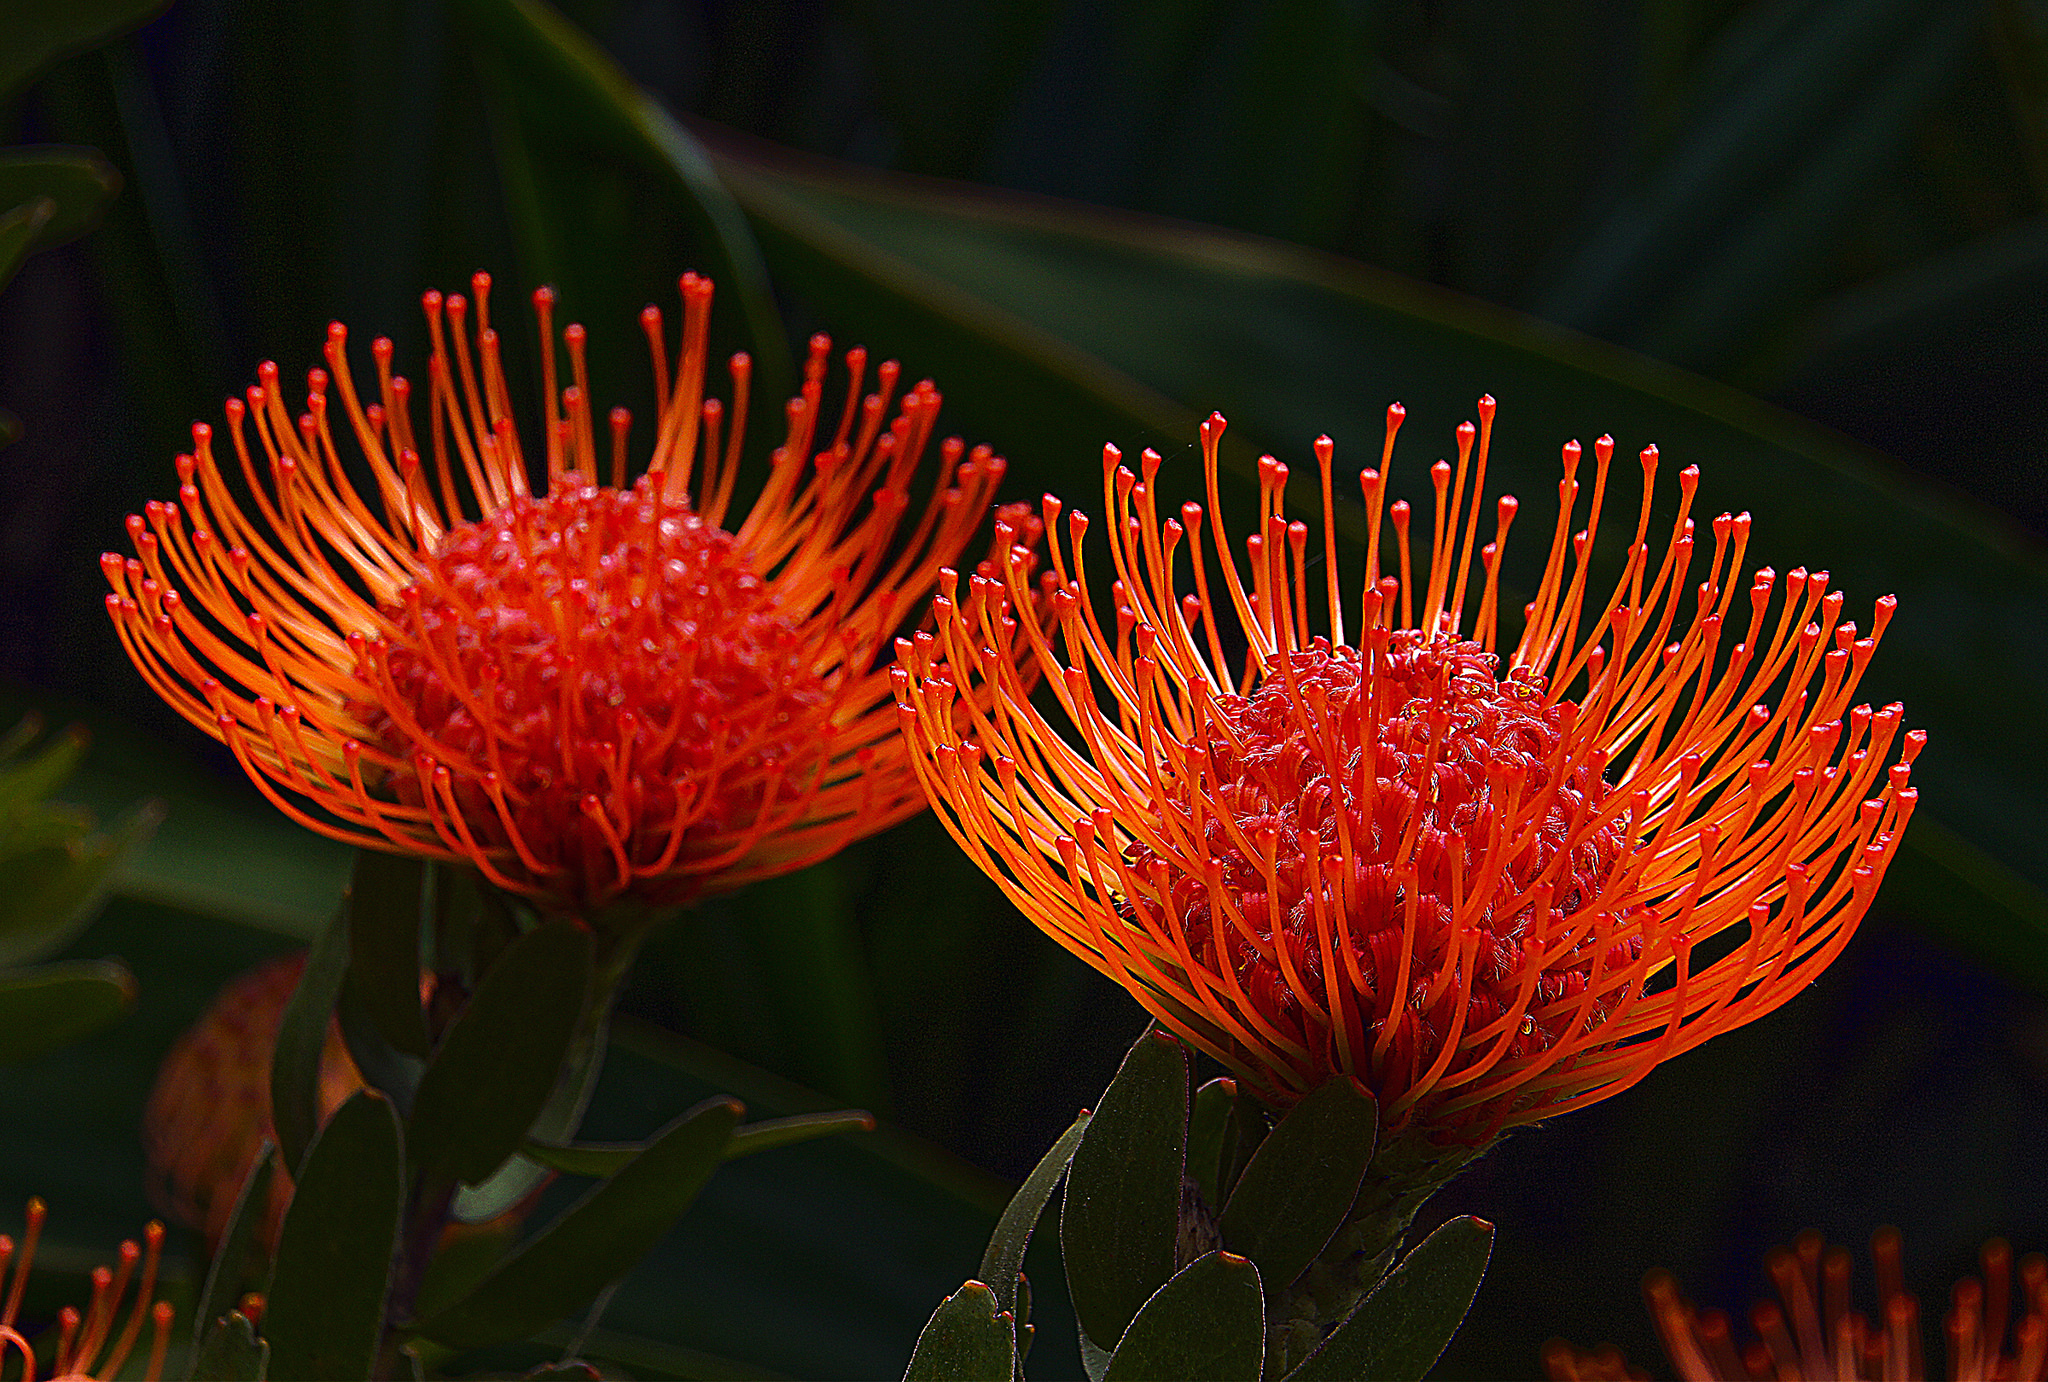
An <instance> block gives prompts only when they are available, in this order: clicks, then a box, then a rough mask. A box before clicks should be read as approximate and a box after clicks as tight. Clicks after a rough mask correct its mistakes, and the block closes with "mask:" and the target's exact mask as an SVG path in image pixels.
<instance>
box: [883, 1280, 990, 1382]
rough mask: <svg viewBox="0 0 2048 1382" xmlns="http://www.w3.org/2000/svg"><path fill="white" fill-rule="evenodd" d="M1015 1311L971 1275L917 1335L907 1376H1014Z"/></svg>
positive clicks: (956, 1380) (963, 1379) (919, 1379)
mask: <svg viewBox="0 0 2048 1382" xmlns="http://www.w3.org/2000/svg"><path fill="white" fill-rule="evenodd" d="M1011 1323H1012V1321H1011V1317H1010V1316H1009V1313H1008V1312H1007V1311H1004V1310H1002V1309H1000V1308H998V1306H997V1304H996V1297H995V1292H993V1291H991V1290H990V1289H989V1288H988V1287H987V1286H985V1285H983V1284H982V1283H981V1282H979V1281H970V1282H968V1283H967V1284H966V1285H964V1286H962V1287H961V1288H960V1289H959V1290H957V1291H955V1292H954V1293H953V1294H952V1295H950V1296H947V1297H946V1298H945V1300H943V1301H941V1302H940V1303H939V1308H938V1309H937V1310H935V1311H933V1312H932V1318H931V1323H930V1324H927V1325H926V1326H925V1327H924V1332H923V1333H922V1334H919V1335H918V1336H917V1348H916V1349H915V1350H914V1351H913V1352H912V1353H911V1355H910V1369H909V1371H907V1372H905V1373H904V1374H903V1382H1008V1379H1009V1377H1010V1375H1011V1369H1012V1368H1013V1367H1014V1366H1015V1363H1014V1359H1013V1355H1012V1353H1011V1347H1010V1329H1011Z"/></svg>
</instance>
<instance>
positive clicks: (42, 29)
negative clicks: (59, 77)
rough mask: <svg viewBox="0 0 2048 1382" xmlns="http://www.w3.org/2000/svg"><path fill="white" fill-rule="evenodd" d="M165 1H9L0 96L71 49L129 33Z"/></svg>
mask: <svg viewBox="0 0 2048 1382" xmlns="http://www.w3.org/2000/svg"><path fill="white" fill-rule="evenodd" d="M169 3H170V0H9V3H8V8H7V41H6V43H5V44H4V45H0V97H5V96H7V95H9V94H11V93H12V92H13V91H14V90H15V88H17V87H19V86H21V85H22V84H23V83H24V82H26V81H28V80H29V78H31V77H33V76H35V75H36V74H37V73H38V72H41V71H42V70H43V69H44V68H46V67H49V66H51V65H52V64H54V63H56V62H57V61H59V60H60V59H62V58H65V57H67V56H69V55H70V54H72V53H82V52H84V51H85V50H86V49H88V48H93V47H97V46H98V45H99V44H102V43H105V42H106V41H107V40H108V39H111V38H115V37H118V36H119V35H121V34H124V33H126V32H128V30H130V29H132V28H134V27H135V26H136V25H138V24H140V23H142V22H143V21H144V20H146V19H148V18H149V17H150V16H151V15H153V14H155V13H157V12H158V11H159V10H162V9H163V8H164V7H165V6H166V5H167V4H169Z"/></svg>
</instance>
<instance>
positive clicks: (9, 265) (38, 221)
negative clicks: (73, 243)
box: [0, 197, 57, 288]
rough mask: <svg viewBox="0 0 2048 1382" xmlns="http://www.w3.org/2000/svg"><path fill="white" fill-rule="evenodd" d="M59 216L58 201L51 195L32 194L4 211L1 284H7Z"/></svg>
mask: <svg viewBox="0 0 2048 1382" xmlns="http://www.w3.org/2000/svg"><path fill="white" fill-rule="evenodd" d="M56 219H57V203H55V202H53V201H51V200H50V199H49V198H48V197H31V198H29V199H28V200H27V201H25V202H22V203H20V204H19V205H17V206H14V207H12V208H9V209H7V210H6V211H5V213H4V214H0V288H5V287H6V286H7V283H8V280H9V279H11V278H13V277H14V275H15V271H16V270H18V269H20V268H21V261H22V260H24V259H26V258H28V252H29V251H30V250H32V249H34V248H35V244H36V241H37V240H39V239H41V238H42V235H43V231H44V229H45V228H46V227H47V226H48V225H49V224H50V222H52V221H54V220H56Z"/></svg>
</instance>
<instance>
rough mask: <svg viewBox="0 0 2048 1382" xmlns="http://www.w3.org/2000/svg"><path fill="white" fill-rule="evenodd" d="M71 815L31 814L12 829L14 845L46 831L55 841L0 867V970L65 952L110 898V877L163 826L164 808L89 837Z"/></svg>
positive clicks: (136, 813) (145, 809) (133, 815)
mask: <svg viewBox="0 0 2048 1382" xmlns="http://www.w3.org/2000/svg"><path fill="white" fill-rule="evenodd" d="M68 814H69V813H64V814H59V813H57V812H55V811H45V812H38V813H35V818H32V819H30V820H28V821H19V820H18V821H16V822H15V831H14V836H15V841H14V842H15V843H17V844H18V843H19V842H20V840H21V837H22V836H23V835H24V834H28V833H32V832H33V833H37V834H42V833H45V832H47V834H48V835H49V836H52V837H54V838H55V839H56V841H58V842H57V843H52V844H49V845H46V846H43V847H41V848H36V849H31V850H29V851H27V852H26V853H21V854H10V855H8V856H7V857H6V858H5V859H4V860H0V880H4V882H5V885H6V890H5V893H4V894H0V965H9V964H19V963H21V962H22V961H24V960H32V959H38V958H40V957H42V956H44V955H48V954H52V953H54V952H55V951H58V950H61V949H62V948H64V947H65V946H66V945H69V944H70V943H71V942H72V941H73V940H74V939H76V938H77V937H78V936H79V935H80V934H82V933H83V932H84V930H85V928H86V927H88V926H90V925H91V924H92V920H93V918H94V917H96V916H98V915H99V912H100V908H101V906H102V905H103V904H104V903H105V902H106V899H107V895H108V893H109V892H110V891H111V887H112V883H113V879H114V876H115V874H116V873H117V872H118V871H119V870H120V869H121V867H122V866H123V865H124V864H126V863H127V862H128V861H129V860H130V859H131V858H132V857H133V855H134V853H135V851H136V849H137V848H138V847H139V846H140V845H142V844H143V842H144V841H146V840H148V839H149V837H150V835H151V834H152V833H153V832H154V831H155V830H156V828H157V825H158V824H159V823H160V822H161V821H162V820H163V808H162V807H161V806H159V805H157V804H155V803H149V804H146V805H144V806H141V807H139V808H137V809H136V810H133V811H130V812H129V813H128V816H127V818H126V819H125V820H123V821H121V822H119V823H118V824H116V825H115V826H114V827H113V829H111V830H109V831H108V832H106V833H105V834H102V835H95V834H90V833H87V831H88V830H89V822H86V821H77V820H72V819H68Z"/></svg>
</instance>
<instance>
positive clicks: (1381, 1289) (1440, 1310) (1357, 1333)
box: [1287, 1215, 1493, 1382]
mask: <svg viewBox="0 0 2048 1382" xmlns="http://www.w3.org/2000/svg"><path fill="white" fill-rule="evenodd" d="M1492 1252H1493V1225H1492V1224H1489V1223H1487V1222H1486V1221H1485V1220H1484V1219H1475V1218H1472V1217H1471V1216H1470V1215H1467V1216H1465V1217H1464V1218H1460V1219H1453V1220H1451V1221H1450V1222H1449V1223H1447V1224H1445V1225H1444V1226H1443V1227H1441V1228H1439V1229H1438V1230H1437V1231H1436V1232H1434V1233H1432V1234H1430V1235H1429V1237H1427V1238H1425V1239H1423V1240H1422V1242H1421V1243H1420V1244H1418V1245H1417V1246H1416V1248H1415V1250H1414V1251H1413V1252H1411V1253H1409V1254H1408V1255H1407V1256H1406V1257H1404V1258H1402V1259H1401V1265H1400V1266H1398V1267H1396V1268H1394V1270H1393V1271H1391V1272H1389V1273H1387V1276H1386V1279H1385V1280H1384V1281H1382V1282H1380V1284H1379V1285H1377V1286H1375V1287H1373V1290H1372V1294H1371V1295H1369V1296H1367V1297H1366V1298H1365V1299H1364V1300H1363V1301H1361V1302H1359V1305H1358V1308H1357V1309H1356V1310H1354V1311H1352V1312H1351V1316H1350V1318H1349V1319H1347V1320H1345V1321H1344V1323H1342V1324H1340V1325H1338V1326H1337V1328H1336V1329H1335V1330H1334V1331H1333V1332H1332V1333H1331V1335H1330V1337H1329V1338H1328V1339H1325V1340H1324V1341H1323V1345H1322V1347H1321V1348H1319V1349H1317V1350H1316V1351H1315V1352H1314V1353H1311V1354H1310V1355H1309V1356H1308V1357H1307V1358H1306V1359H1305V1360H1303V1362H1302V1364H1301V1366H1300V1367H1298V1368H1296V1369H1295V1370H1294V1371H1293V1372H1290V1373H1289V1374H1287V1382H1421V1379H1422V1378H1423V1377H1424V1376H1425V1375H1427V1374H1428V1372H1429V1370H1430V1368H1432V1367H1434V1366H1435V1365H1436V1360H1437V1358H1438V1357H1439V1356H1441V1355H1442V1353H1443V1351H1444V1346H1445V1345H1447V1344H1449V1343H1450V1341H1451V1336H1452V1335H1454V1334H1456V1333H1457V1332H1458V1326H1459V1325H1460V1324H1462V1323H1463V1322H1464V1320H1465V1312H1466V1311H1467V1310H1469V1309H1471V1308H1472V1297H1473V1296H1475V1295H1477V1294H1478V1293H1479V1280H1480V1278H1481V1277H1483V1276H1485V1275H1486V1260H1487V1258H1488V1257H1489V1256H1490V1255H1491V1254H1492Z"/></svg>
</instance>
